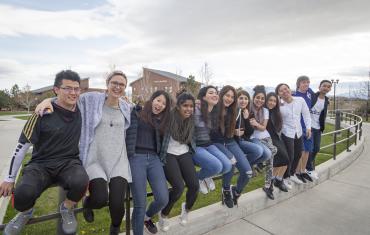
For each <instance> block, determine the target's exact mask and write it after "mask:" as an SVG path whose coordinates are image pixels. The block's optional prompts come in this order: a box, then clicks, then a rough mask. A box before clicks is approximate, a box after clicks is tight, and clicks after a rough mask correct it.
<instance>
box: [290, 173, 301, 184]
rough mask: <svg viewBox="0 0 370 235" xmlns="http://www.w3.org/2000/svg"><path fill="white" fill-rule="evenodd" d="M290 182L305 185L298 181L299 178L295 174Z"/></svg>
mask: <svg viewBox="0 0 370 235" xmlns="http://www.w3.org/2000/svg"><path fill="white" fill-rule="evenodd" d="M290 180H291V181H293V182H294V183H296V184H303V182H302V180H300V179H298V177H297V176H296V175H295V174H294V175H292V176H290Z"/></svg>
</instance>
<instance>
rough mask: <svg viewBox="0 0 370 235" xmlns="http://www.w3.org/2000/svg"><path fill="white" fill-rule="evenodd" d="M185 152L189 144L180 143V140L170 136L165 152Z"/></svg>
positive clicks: (178, 153)
mask: <svg viewBox="0 0 370 235" xmlns="http://www.w3.org/2000/svg"><path fill="white" fill-rule="evenodd" d="M187 152H189V146H188V145H187V144H181V143H180V142H178V141H176V140H174V139H172V136H171V137H170V142H169V143H168V149H167V153H169V154H172V155H176V156H179V155H182V154H184V153H187Z"/></svg>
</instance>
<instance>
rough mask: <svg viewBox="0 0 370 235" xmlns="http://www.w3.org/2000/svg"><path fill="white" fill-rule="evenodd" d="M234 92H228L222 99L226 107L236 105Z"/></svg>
mask: <svg viewBox="0 0 370 235" xmlns="http://www.w3.org/2000/svg"><path fill="white" fill-rule="evenodd" d="M234 98H235V95H234V92H233V91H232V90H229V91H228V92H226V93H225V95H224V96H223V97H222V101H223V102H224V106H225V107H226V108H227V107H230V105H232V104H233V103H234Z"/></svg>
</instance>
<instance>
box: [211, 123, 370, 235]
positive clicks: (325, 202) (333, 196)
mask: <svg viewBox="0 0 370 235" xmlns="http://www.w3.org/2000/svg"><path fill="white" fill-rule="evenodd" d="M369 131H370V126H369V125H364V132H363V133H364V134H365V135H367V136H366V137H365V138H366V139H365V144H364V151H363V152H362V154H361V155H360V157H359V158H358V159H357V160H356V161H355V162H354V163H353V164H352V165H350V166H349V167H348V168H346V169H344V170H343V171H342V172H340V173H338V174H337V175H336V176H334V177H332V178H330V179H329V180H327V181H325V182H323V183H321V184H319V185H317V186H316V187H313V188H311V189H309V190H307V191H306V192H304V193H301V194H298V195H296V196H295V197H292V198H290V199H288V200H286V201H284V202H281V203H279V204H276V205H274V206H272V207H270V208H267V209H264V210H262V211H259V212H257V213H254V214H252V215H249V216H247V217H245V218H243V219H239V220H237V221H234V222H232V223H229V224H227V225H225V226H223V227H221V228H218V229H216V230H213V231H211V232H209V233H207V234H208V235H211V234H212V235H221V234H222V235H224V234H230V235H232V234H292V235H293V234H294V235H296V234H370V136H369V135H368V134H367V133H369Z"/></svg>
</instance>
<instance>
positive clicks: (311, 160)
mask: <svg viewBox="0 0 370 235" xmlns="http://www.w3.org/2000/svg"><path fill="white" fill-rule="evenodd" d="M311 132H312V136H311V139H312V140H313V148H312V152H310V155H309V157H308V161H307V165H306V169H307V170H308V171H313V170H315V159H316V155H317V153H318V152H319V151H320V143H321V131H320V130H318V129H314V128H312V129H311Z"/></svg>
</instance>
